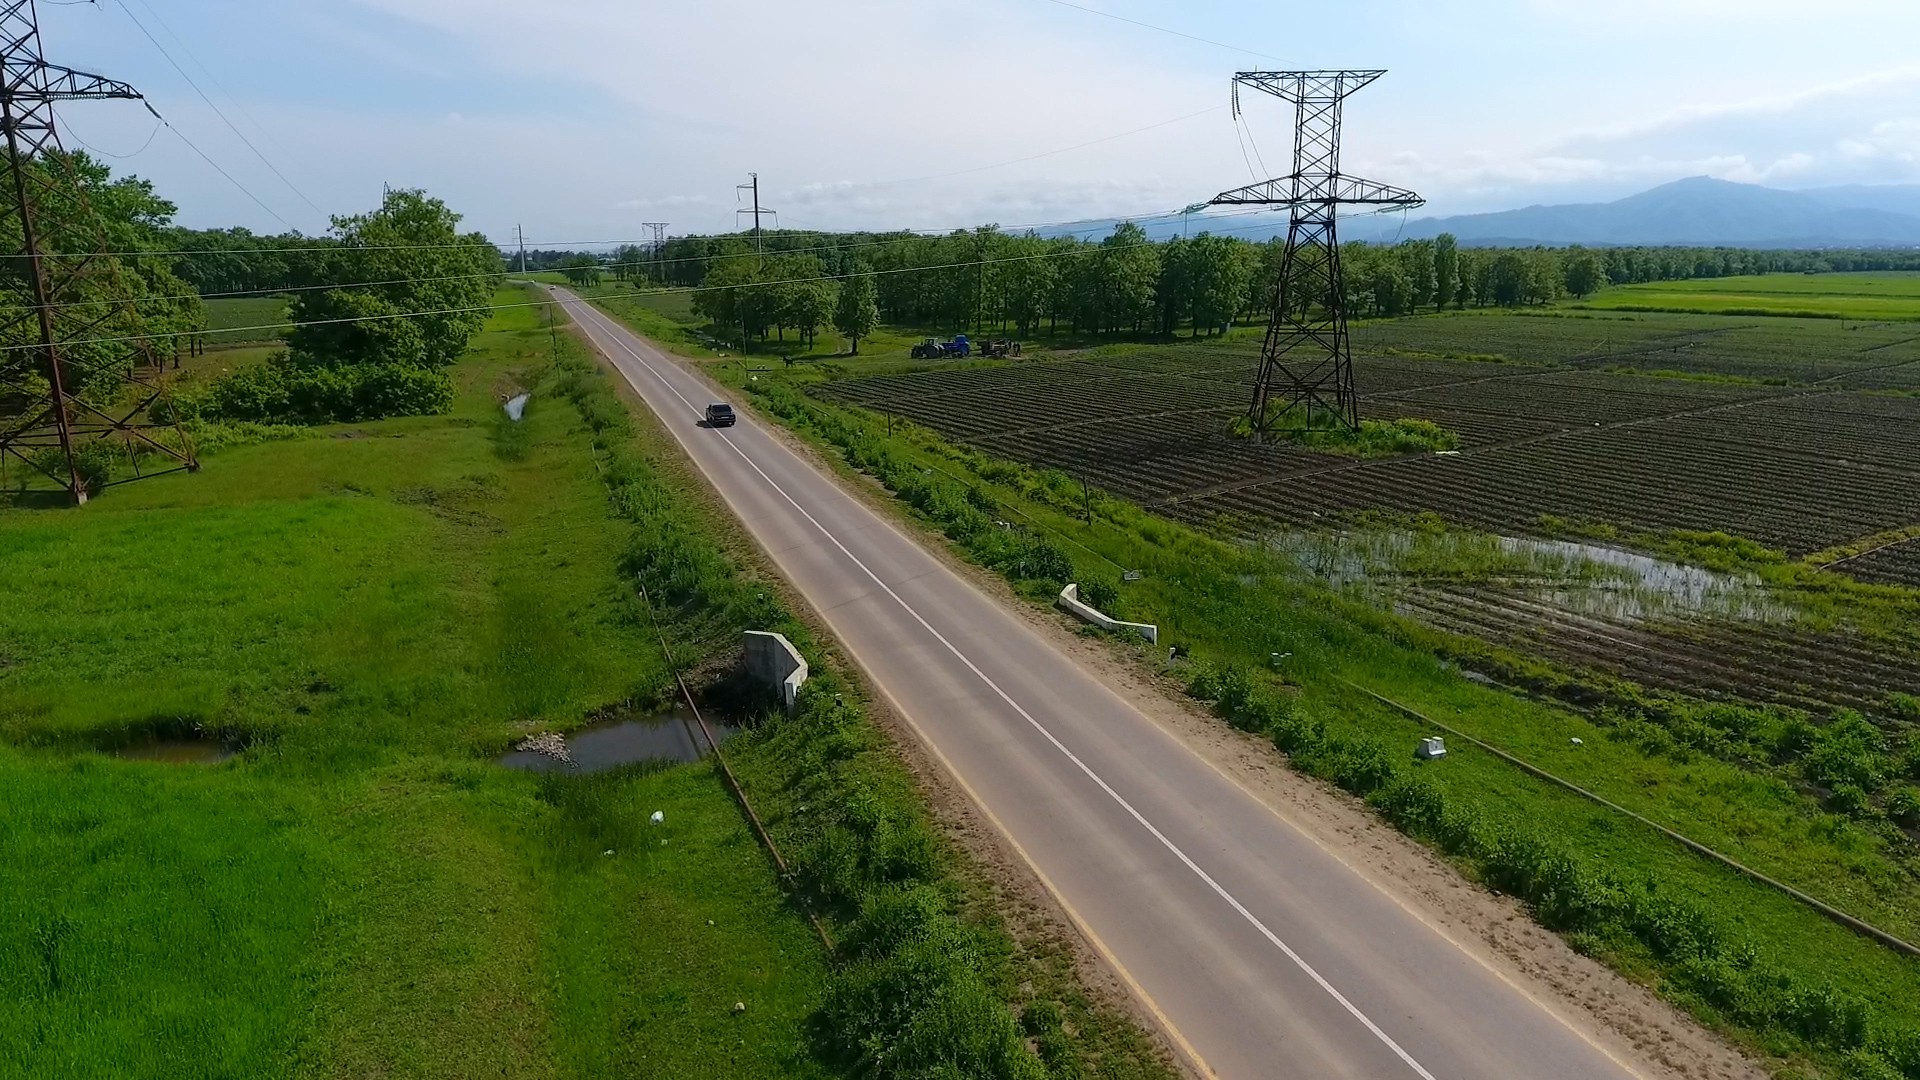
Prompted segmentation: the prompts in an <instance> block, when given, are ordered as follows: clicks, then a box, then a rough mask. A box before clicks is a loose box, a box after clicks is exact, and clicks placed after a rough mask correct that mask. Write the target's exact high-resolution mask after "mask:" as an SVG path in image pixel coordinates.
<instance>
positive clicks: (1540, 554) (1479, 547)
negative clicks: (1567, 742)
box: [1260, 529, 1795, 622]
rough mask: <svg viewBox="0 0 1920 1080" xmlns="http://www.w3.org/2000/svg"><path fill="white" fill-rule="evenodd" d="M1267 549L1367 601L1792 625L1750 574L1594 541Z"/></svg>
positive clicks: (1327, 538) (1360, 541)
mask: <svg viewBox="0 0 1920 1080" xmlns="http://www.w3.org/2000/svg"><path fill="white" fill-rule="evenodd" d="M1260 543H1261V545H1262V546H1264V547H1265V549H1266V550H1267V551H1268V552H1270V553H1272V554H1274V555H1277V556H1279V557H1280V558H1282V559H1283V560H1285V561H1286V562H1288V563H1290V564H1291V565H1293V566H1294V567H1296V568H1298V569H1299V570H1300V571H1303V572H1305V573H1306V574H1307V575H1308V576H1309V577H1312V578H1314V579H1315V580H1317V581H1319V582H1320V583H1322V584H1324V585H1327V586H1330V587H1332V588H1335V589H1340V590H1351V591H1359V592H1361V593H1363V594H1367V595H1375V594H1384V596H1383V597H1382V598H1384V597H1385V596H1391V595H1392V594H1394V593H1396V592H1398V591H1400V590H1403V589H1406V588H1411V587H1420V586H1439V587H1442V588H1452V589H1457V588H1462V587H1473V586H1476V585H1477V586H1487V587H1494V588H1497V589H1499V590H1501V591H1503V592H1505V593H1508V594H1510V595H1520V596H1525V597H1529V598H1531V599H1532V600H1534V601H1536V602H1539V603H1541V604H1544V605H1547V606H1550V607H1553V608H1557V609H1560V610H1563V611H1567V612H1570V613H1574V614H1579V615H1590V616H1596V617H1601V618H1609V619H1622V620H1627V621H1634V622H1638V621H1642V620H1646V619H1654V618H1671V617H1687V616H1708V617H1717V618H1723V619H1736V620H1743V621H1754V622H1790V621H1792V620H1793V619H1794V618H1795V609H1794V607H1793V606H1792V605H1791V604H1788V603H1785V602H1782V601H1781V600H1779V599H1778V598H1777V597H1776V596H1775V595H1774V594H1773V592H1772V590H1770V589H1769V588H1768V587H1767V585H1766V584H1765V583H1764V582H1762V581H1761V580H1760V579H1758V578H1757V577H1755V576H1753V575H1751V574H1724V573H1717V572H1715V571H1712V570H1705V569H1701V568H1699V567H1694V566H1685V565H1681V564H1679V563H1672V562H1667V561H1665V560H1662V559H1656V558H1653V557H1651V556H1647V555H1641V554H1637V553H1635V552H1631V551H1623V550H1621V549H1619V548H1612V547H1605V546H1603V545H1599V544H1584V543H1578V542H1574V541H1569V540H1540V539H1534V538H1531V537H1515V536H1489V535H1486V534H1476V533H1467V532H1454V531H1446V532H1437V533H1424V532H1414V531H1410V530H1404V529H1366V530H1350V531H1343V532H1317V531H1316V532H1308V531H1292V532H1284V533H1276V534H1272V535H1269V536H1267V537H1264V538H1263V540H1262V541H1261V542H1260Z"/></svg>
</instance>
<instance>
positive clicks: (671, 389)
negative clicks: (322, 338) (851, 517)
mask: <svg viewBox="0 0 1920 1080" xmlns="http://www.w3.org/2000/svg"><path fill="white" fill-rule="evenodd" d="M593 317H594V318H596V319H607V317H606V316H604V315H602V314H600V312H599V311H597V310H595V311H593ZM607 322H608V323H609V326H610V328H611V329H612V330H613V331H614V332H613V335H612V336H613V341H614V344H616V345H618V346H620V348H621V349H622V350H624V351H625V352H626V354H627V355H628V356H631V357H633V359H634V361H635V362H636V363H638V364H639V365H640V366H641V367H643V368H646V369H647V373H648V374H650V375H652V376H653V377H654V379H655V380H656V381H658V382H659V383H660V385H662V386H664V387H666V388H667V392H668V393H671V394H672V395H673V396H674V397H677V398H679V399H680V403H681V404H683V405H685V406H686V407H687V408H688V409H689V410H691V411H692V412H693V413H694V415H696V416H704V415H705V414H704V413H703V412H702V411H701V410H700V409H699V408H697V407H695V405H694V404H693V402H691V401H688V400H687V397H686V395H685V394H682V393H681V392H680V390H679V388H678V387H676V386H674V385H673V383H672V382H670V381H668V380H667V378H666V377H665V376H663V375H661V374H660V372H659V371H658V370H656V369H655V368H654V366H653V365H652V364H649V363H647V360H646V358H645V357H643V356H641V355H640V354H639V353H638V352H635V351H634V349H633V348H632V346H629V345H628V344H627V343H626V342H625V341H622V340H621V339H620V333H619V328H618V327H615V326H611V322H612V321H611V320H607ZM716 433H717V434H719V436H720V438H721V439H722V440H723V441H725V442H726V444H727V446H728V447H729V448H731V449H732V450H733V452H734V453H736V454H738V455H740V460H741V461H744V462H746V463H747V467H748V468H750V469H752V470H753V471H754V472H756V473H758V474H759V476H760V479H762V480H765V481H766V482H767V486H768V487H771V488H772V489H773V490H775V491H777V492H779V493H780V497H781V498H783V499H785V500H787V502H788V503H790V504H791V505H792V506H793V508H794V509H795V510H798V511H799V512H800V516H801V517H804V518H806V519H807V521H808V522H810V523H812V525H813V527H814V528H816V529H818V530H820V535H822V536H824V537H826V538H827V539H828V540H830V541H832V543H833V546H834V547H837V548H839V549H840V553H841V554H843V555H845V556H846V557H847V558H848V559H850V560H852V562H853V564H854V565H855V566H858V567H859V568H860V569H861V571H863V572H864V573H865V574H866V575H867V576H868V577H870V578H872V579H873V583H874V584H875V585H878V586H880V588H881V589H882V590H883V591H884V592H885V593H886V594H887V595H888V596H891V597H893V601H894V603H896V604H899V605H900V607H901V609H902V610H903V611H905V612H906V613H907V614H908V615H911V616H913V620H914V621H915V622H917V623H919V624H920V626H921V627H922V628H923V629H925V630H926V632H927V633H929V634H932V635H933V637H934V640H936V641H938V642H939V643H940V644H942V645H944V646H946V648H947V651H948V652H950V653H952V654H953V655H954V658H955V659H957V660H959V661H960V662H961V663H962V664H965V665H966V666H967V670H968V671H971V672H973V673H974V674H975V675H976V676H978V677H979V679H980V681H981V682H983V683H985V684H987V686H988V688H989V689H991V690H992V691H993V692H994V693H995V694H997V695H999V697H1000V700H1002V701H1004V702H1006V703H1007V705H1008V706H1009V707H1010V708H1012V709H1013V711H1014V712H1017V713H1019V714H1020V717H1021V718H1022V719H1024V720H1025V721H1026V722H1027V723H1029V724H1031V725H1033V729H1034V730H1035V731H1037V732H1039V733H1040V734H1041V736H1043V737H1044V738H1045V739H1046V740H1047V741H1048V742H1049V743H1052V744H1053V747H1054V749H1056V750H1058V751H1060V752H1061V753H1062V754H1064V755H1066V758H1067V760H1068V761H1071V762H1073V763H1074V765H1075V766H1077V767H1078V768H1079V769H1080V771H1081V772H1082V773H1085V774H1086V776H1087V778H1088V779H1089V780H1092V781H1093V782H1094V783H1095V784H1098V785H1099V786H1100V790H1102V791H1104V792H1106V793H1107V795H1108V796H1109V797H1110V798H1112V799H1113V801H1114V802H1116V803H1118V804H1120V808H1121V809H1123V810H1125V811H1126V812H1127V814H1128V815H1129V816H1131V817H1132V818H1133V820H1135V821H1137V822H1139V823H1140V825H1141V827H1142V828H1145V829H1146V830H1147V832H1149V833H1151V834H1153V838H1154V839H1155V840H1158V841H1160V843H1161V845H1162V846H1163V847H1165V848H1166V849H1167V850H1168V851H1170V852H1172V853H1173V855H1174V857H1175V858H1177V859H1179V860H1180V861H1181V862H1182V863H1183V864H1185V866H1186V868H1187V869H1188V870H1191V871H1193V873H1194V874H1195V875H1196V876H1197V877H1199V879H1200V880H1201V881H1204V882H1206V884H1207V887H1208V888H1210V889H1212V890H1213V891H1214V893H1215V895H1217V896H1219V897H1220V899H1222V900H1225V901H1226V902H1227V905H1228V906H1229V907H1231V908H1233V910H1235V911H1237V912H1239V913H1240V917H1241V918H1243V919H1245V920H1246V921H1247V922H1248V923H1250V924H1252V926H1253V928H1254V929H1255V930H1258V931H1259V932H1260V936H1262V937H1264V938H1266V939H1267V940H1268V941H1269V942H1272V943H1273V946H1274V947H1275V948H1277V949H1279V950H1280V951H1281V952H1282V953H1284V954H1285V955H1286V957H1287V959H1289V960H1291V961H1293V963H1294V965H1295V966H1296V967H1298V968H1299V969H1300V970H1301V971H1303V972H1305V973H1306V975H1307V977H1308V978H1310V979H1312V980H1313V981H1314V983H1315V984H1316V985H1318V986H1319V987H1320V989H1322V990H1324V991H1326V992H1327V994H1328V996H1330V997H1332V998H1333V1000H1335V1001H1337V1002H1339V1003H1340V1006H1341V1008H1343V1009H1345V1010H1346V1011H1347V1012H1348V1014H1350V1015H1351V1016H1352V1017H1353V1018H1354V1019H1355V1020H1358V1021H1360V1023H1361V1024H1362V1025H1364V1026H1365V1027H1366V1029H1367V1030H1368V1031H1370V1032H1372V1033H1373V1035H1374V1037H1375V1038H1377V1039H1379V1040H1380V1041H1381V1042H1382V1043H1383V1044H1385V1045H1386V1047H1387V1049H1389V1050H1391V1051H1393V1053H1394V1056H1396V1057H1398V1058H1399V1059H1400V1060H1401V1061H1402V1062H1405V1063H1406V1066H1407V1067H1408V1068H1410V1069H1412V1070H1413V1071H1414V1073H1415V1074H1416V1075H1418V1076H1419V1077H1421V1080H1436V1078H1435V1077H1434V1075H1433V1074H1432V1073H1430V1072H1428V1071H1427V1069H1426V1067H1425V1066H1424V1065H1421V1064H1420V1063H1419V1062H1418V1061H1416V1060H1414V1057H1413V1055H1412V1054H1409V1053H1407V1052H1406V1050H1404V1049H1402V1048H1401V1046H1400V1044H1399V1043H1397V1042H1394V1041H1393V1036H1391V1035H1388V1034H1387V1033H1386V1032H1385V1031H1382V1030H1381V1029H1380V1025H1378V1024H1376V1023H1374V1022H1373V1020H1372V1018H1370V1017H1368V1016H1367V1014H1366V1013H1363V1012H1361V1011H1360V1008H1359V1006H1357V1005H1355V1004H1354V1003H1353V1002H1351V1001H1348V1000H1347V997H1346V995H1345V994H1342V993H1341V992H1340V991H1339V989H1338V988H1336V987H1335V986H1334V985H1333V984H1332V983H1330V982H1328V981H1327V980H1326V977H1325V976H1323V975H1321V974H1320V973H1319V972H1318V971H1316V970H1314V967H1313V965H1312V964H1309V963H1307V961H1306V958H1305V957H1302V956H1301V955H1300V954H1299V953H1297V952H1294V951H1293V948H1292V946H1290V945H1288V944H1287V943H1286V942H1285V941H1282V940H1281V939H1280V935H1278V934H1276V933H1274V932H1273V931H1272V930H1270V929H1268V928H1267V924H1265V923H1263V922H1261V921H1260V918H1259V916H1257V915H1255V914H1254V913H1253V912H1251V911H1248V910H1247V908H1246V905H1244V904H1242V903H1241V902H1240V901H1239V900H1238V899H1236V898H1235V897H1234V895H1233V894H1232V893H1230V892H1228V891H1227V890H1226V888H1225V887H1224V886H1222V885H1221V884H1220V883H1219V882H1218V881H1215V880H1214V879H1213V875H1211V874H1209V873H1207V872H1206V871H1205V870H1203V869H1201V868H1200V864H1198V863H1196V862H1194V861H1193V859H1191V858H1189V857H1188V855H1187V853H1186V852H1184V851H1182V850H1180V846H1179V845H1178V844H1175V843H1174V842H1173V841H1172V840H1170V839H1168V838H1167V835H1166V834H1165V833H1163V832H1161V831H1160V830H1159V828H1158V827H1156V826H1155V825H1154V824H1153V822H1151V821H1148V820H1147V818H1146V815H1144V814H1142V813H1140V811H1138V810H1136V809H1134V807H1133V804H1132V803H1130V802H1128V801H1127V799H1126V796H1124V795H1122V794H1120V793H1119V792H1118V791H1115V790H1114V789H1113V787H1112V785H1110V784H1108V783H1107V782H1106V781H1105V780H1104V779H1102V778H1101V776H1100V774H1099V773H1096V772H1094V771H1093V769H1092V768H1090V767H1089V766H1088V765H1087V763H1086V762H1084V761H1082V760H1080V757H1079V755H1077V754H1075V753H1074V752H1073V751H1072V750H1069V749H1067V747H1066V744H1064V743H1062V742H1061V741H1060V740H1059V739H1057V738H1055V737H1054V734H1053V732H1051V731H1048V730H1047V728H1046V725H1044V724H1042V723H1040V721H1038V720H1036V719H1034V718H1033V714H1032V713H1029V712H1027V710H1026V709H1024V708H1022V707H1021V705H1020V703H1019V702H1017V701H1015V700H1013V698H1012V697H1011V696H1009V695H1008V693H1007V692H1006V691H1005V690H1002V689H1000V684H999V683H996V682H994V681H993V678H992V676H989V675H988V674H987V673H986V672H984V671H981V670H980V668H979V667H978V666H976V665H975V664H974V662H973V661H972V660H970V659H968V657H967V654H966V653H963V652H961V651H960V650H959V649H958V648H957V647H956V646H955V645H954V644H953V642H951V641H948V640H947V637H946V635H944V634H942V633H941V632H940V631H938V630H936V629H934V628H933V625H932V624H931V623H929V622H927V620H926V619H924V618H922V617H921V615H920V613H919V612H918V611H916V610H914V608H913V605H911V604H909V603H907V602H906V601H905V600H904V599H902V598H901V597H900V594H899V593H896V592H894V591H893V589H892V588H890V587H888V585H887V583H886V582H884V581H882V580H880V575H878V574H876V573H874V572H873V570H872V569H871V568H870V567H868V566H867V564H866V563H865V562H863V561H861V559H860V556H858V555H855V554H854V553H853V552H851V551H848V550H847V546H846V545H845V544H842V543H841V542H840V540H839V538H838V537H836V536H834V535H833V533H831V532H829V531H828V530H827V527H826V526H824V525H822V524H820V522H819V521H818V520H816V519H815V518H814V516H813V515H812V514H810V513H808V512H807V508H806V507H804V506H801V505H800V504H799V503H798V502H796V501H795V500H794V497H793V496H792V495H789V494H787V490H786V489H785V488H783V487H781V486H780V485H779V483H778V482H776V481H775V480H774V479H773V477H771V476H768V475H767V474H766V472H765V470H763V469H761V468H760V466H759V464H757V463H756V462H755V461H754V460H753V459H752V458H750V457H748V456H747V454H746V451H744V450H742V449H740V447H739V446H738V445H736V444H735V443H734V441H733V440H732V439H731V438H729V437H728V436H727V434H726V433H725V432H723V431H717V430H716Z"/></svg>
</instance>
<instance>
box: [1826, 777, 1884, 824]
mask: <svg viewBox="0 0 1920 1080" xmlns="http://www.w3.org/2000/svg"><path fill="white" fill-rule="evenodd" d="M1827 808H1828V809H1830V810H1832V811H1833V812H1834V813H1836V814H1845V815H1847V816H1848V817H1862V816H1864V815H1865V814H1866V813H1867V812H1868V811H1870V810H1871V809H1873V806H1872V803H1871V801H1870V800H1868V798H1867V793H1866V791H1865V789H1863V788H1861V787H1860V786H1859V785H1857V784H1835V785H1834V786H1833V791H1832V792H1830V793H1829V794H1828V795H1827Z"/></svg>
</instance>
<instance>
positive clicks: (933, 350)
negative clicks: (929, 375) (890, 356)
mask: <svg viewBox="0 0 1920 1080" xmlns="http://www.w3.org/2000/svg"><path fill="white" fill-rule="evenodd" d="M912 355H913V358H914V359H915V360H947V359H953V358H965V357H968V356H972V355H973V344H972V343H971V342H969V341H968V340H967V335H965V334H955V335H953V340H951V341H937V340H935V339H933V338H928V339H927V340H925V341H923V342H921V343H920V344H918V345H915V346H914V347H913V351H912Z"/></svg>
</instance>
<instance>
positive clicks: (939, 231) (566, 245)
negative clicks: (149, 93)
mask: <svg viewBox="0 0 1920 1080" xmlns="http://www.w3.org/2000/svg"><path fill="white" fill-rule="evenodd" d="M155 115H158V114H157V113H156V114H155ZM176 134H178V132H176ZM181 137H182V138H183V139H184V138H185V136H181ZM203 156H204V155H203ZM242 190H245V189H244V188H242ZM256 201H257V200H256ZM761 212H762V213H766V212H767V211H765V210H762V211H761ZM1179 213H1180V212H1179V211H1177V210H1169V211H1161V210H1154V211H1150V212H1148V213H1144V214H1126V215H1115V216H1112V217H1101V218H1070V219H1067V220H1064V221H1025V222H1015V223H1013V224H1010V225H998V226H997V227H998V228H999V229H1000V230H1001V231H1003V232H1006V231H1010V230H1013V229H1048V228H1055V227H1057V226H1062V225H1081V224H1095V223H1101V222H1115V221H1153V220H1155V219H1157V218H1163V217H1164V218H1168V219H1173V218H1176V217H1178V216H1179ZM1219 216H1222V217H1225V216H1231V215H1226V214H1222V215H1219ZM283 220H284V219H283ZM980 224H981V223H980V222H973V223H971V224H968V225H947V226H918V227H908V228H900V229H888V230H870V229H845V230H839V231H829V230H825V229H782V230H779V232H780V233H781V234H783V235H788V236H791V235H794V234H796V233H802V234H813V235H818V236H851V235H854V234H856V233H860V232H875V233H877V234H878V235H887V234H890V233H914V234H916V235H912V236H903V237H900V238H898V239H895V240H875V241H870V243H872V244H895V243H900V244H904V243H910V242H912V241H914V240H926V239H929V238H934V239H937V238H938V237H940V236H943V235H946V234H948V233H951V232H954V231H956V230H962V229H973V228H977V227H978V226H979V225H980ZM288 227H289V228H293V226H291V225H289V226H288ZM295 231H296V232H298V230H297V229H295ZM737 235H739V234H737V233H715V234H709V235H708V236H706V237H704V238H706V239H712V238H716V237H717V238H725V237H729V236H737ZM698 238H700V237H690V236H683V237H680V238H679V239H682V240H686V239H698ZM315 240H316V241H317V242H316V243H315V244H313V245H310V246H306V247H263V248H200V249H191V248H175V249H161V250H136V251H103V252H100V253H99V254H100V255H102V256H120V257H129V258H130V257H134V256H142V257H153V258H161V257H171V258H185V257H188V256H193V255H301V254H313V253H315V252H321V251H442V250H447V249H450V248H463V247H469V246H472V242H471V241H456V242H454V243H448V244H367V245H356V246H351V247H349V246H344V245H340V244H337V243H334V242H332V241H328V240H326V239H325V238H324V237H316V238H315ZM486 243H488V244H491V245H493V246H494V247H496V248H500V249H501V250H505V249H506V247H507V246H508V245H507V244H506V243H504V242H497V241H494V240H492V239H488V240H487V241H486ZM516 243H518V241H516ZM525 243H526V245H527V247H528V248H529V249H531V250H537V251H565V250H574V249H580V248H589V247H613V246H617V245H624V244H632V245H635V246H639V245H643V244H646V243H648V240H647V238H645V237H633V238H628V239H620V238H615V239H610V240H528V241H525ZM838 246H839V245H834V247H838ZM796 250H815V251H825V250H830V248H828V247H821V248H812V249H795V248H789V249H787V251H788V252H792V251H796ZM0 257H4V256H0ZM705 257H707V256H699V258H705Z"/></svg>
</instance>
